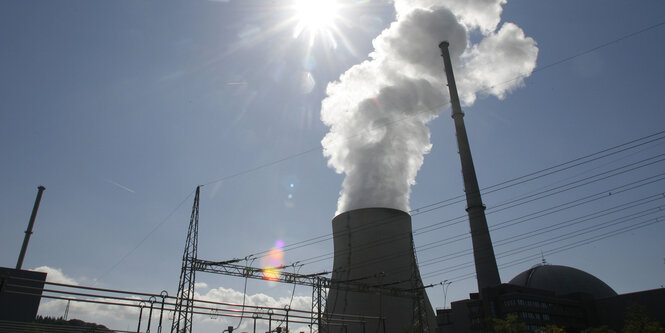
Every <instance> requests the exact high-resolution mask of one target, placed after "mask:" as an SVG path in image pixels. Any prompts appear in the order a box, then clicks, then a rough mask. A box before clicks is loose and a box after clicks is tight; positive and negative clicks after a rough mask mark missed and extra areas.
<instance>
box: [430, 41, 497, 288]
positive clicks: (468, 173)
mask: <svg viewBox="0 0 665 333" xmlns="http://www.w3.org/2000/svg"><path fill="white" fill-rule="evenodd" d="M448 45H449V44H448V42H445V41H444V42H441V44H439V48H440V49H441V56H443V66H444V68H445V71H446V78H447V79H448V91H449V92H450V104H451V105H452V118H453V120H454V121H455V132H456V134H457V147H458V150H459V155H460V160H461V162H462V176H463V177H464V192H465V193H466V204H467V208H466V211H467V213H468V214H469V224H470V225H471V241H472V242H473V257H474V261H475V264H476V278H477V279H478V292H482V290H483V289H484V288H487V287H491V286H495V285H498V284H501V278H500V277H499V269H498V268H497V266H496V258H495V257H494V248H493V247H492V239H491V238H490V233H489V229H488V227H487V219H486V218H485V205H484V204H483V200H482V198H481V197H480V189H479V187H478V179H477V178H476V169H475V168H474V166H473V158H472V157H471V147H470V146H469V139H468V138H467V136H466V127H465V126H464V113H463V112H462V107H461V106H460V101H459V97H458V96H457V86H456V85H455V76H454V75H453V66H452V63H451V61H450V53H449V52H448Z"/></svg>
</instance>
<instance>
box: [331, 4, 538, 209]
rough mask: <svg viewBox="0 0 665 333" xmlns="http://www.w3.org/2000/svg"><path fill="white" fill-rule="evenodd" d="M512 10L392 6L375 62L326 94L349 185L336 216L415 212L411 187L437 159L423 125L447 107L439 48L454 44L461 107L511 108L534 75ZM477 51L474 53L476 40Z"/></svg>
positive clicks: (530, 47) (338, 160)
mask: <svg viewBox="0 0 665 333" xmlns="http://www.w3.org/2000/svg"><path fill="white" fill-rule="evenodd" d="M505 2H506V1H505V0H438V1H436V0H395V10H396V13H397V19H396V21H395V22H393V23H392V24H391V25H390V27H389V28H387V29H386V30H384V31H383V32H382V33H381V34H380V35H379V36H378V37H377V38H376V39H374V41H373V42H372V43H373V45H374V52H372V53H370V55H369V58H370V59H369V60H367V61H364V62H362V63H361V64H358V65H355V66H353V67H351V68H350V69H349V70H347V71H346V72H345V73H344V74H342V75H341V76H340V78H339V80H338V81H335V82H332V83H330V84H329V85H328V87H327V94H328V96H327V97H326V98H325V99H324V100H323V102H322V106H321V119H322V121H323V122H324V123H325V124H326V125H327V126H329V127H330V131H329V132H328V134H326V136H325V137H324V138H323V140H322V142H321V143H322V145H323V154H324V156H326V157H327V158H328V166H329V167H332V168H334V169H335V171H336V172H337V173H344V174H345V175H346V177H345V179H344V182H343V184H342V190H341V191H340V198H339V201H338V204H337V213H336V214H340V213H343V212H346V211H349V210H353V209H358V208H366V207H388V208H395V209H400V210H403V211H409V194H410V187H411V185H413V184H415V178H416V174H417V172H418V170H419V169H420V166H421V165H422V164H423V160H424V155H425V154H427V153H428V152H429V151H430V148H431V147H432V144H431V143H430V132H429V129H428V128H427V126H426V124H427V123H428V122H429V121H430V120H432V119H434V118H435V117H437V113H438V112H439V111H441V110H442V109H443V108H444V106H446V105H447V102H448V100H449V97H448V92H447V89H446V87H445V83H446V81H445V76H444V73H443V62H442V60H441V56H440V54H441V52H440V50H439V48H438V45H439V43H440V42H441V41H444V40H446V41H449V42H450V53H451V57H452V61H453V65H454V66H455V68H454V70H455V76H456V79H457V86H458V90H459V92H460V99H461V100H462V102H463V103H464V104H465V105H470V104H473V103H474V101H475V99H476V96H477V95H478V94H480V93H483V94H492V95H495V96H497V97H498V98H504V97H505V95H506V94H507V93H509V92H510V91H512V90H513V89H515V88H517V87H519V86H521V85H523V79H524V78H525V77H527V76H529V75H530V74H531V72H532V71H533V69H534V68H535V66H536V58H537V56H538V48H537V46H536V42H535V41H534V40H533V39H532V38H530V37H526V36H525V35H524V32H523V31H522V29H520V28H519V27H518V26H517V25H515V24H513V23H503V24H502V25H501V27H500V28H498V26H499V23H500V21H501V12H502V5H503V4H504V3H505ZM470 33H475V34H477V35H479V36H480V37H481V39H480V41H479V42H477V43H476V44H472V43H471V42H470V41H469V34H470Z"/></svg>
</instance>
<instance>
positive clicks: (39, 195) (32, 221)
mask: <svg viewBox="0 0 665 333" xmlns="http://www.w3.org/2000/svg"><path fill="white" fill-rule="evenodd" d="M45 189H46V187H44V186H39V187H38V188H37V190H39V192H37V198H36V199H35V205H34V206H33V207H32V214H31V215H30V222H28V229H27V230H26V231H25V238H23V246H21V253H20V254H19V255H18V261H17V262H16V269H21V267H22V266H23V258H25V252H26V251H27V250H28V242H29V241H30V235H32V227H33V226H34V225H35V219H36V218H37V211H38V210H39V203H40V202H41V201H42V193H43V192H44V190H45Z"/></svg>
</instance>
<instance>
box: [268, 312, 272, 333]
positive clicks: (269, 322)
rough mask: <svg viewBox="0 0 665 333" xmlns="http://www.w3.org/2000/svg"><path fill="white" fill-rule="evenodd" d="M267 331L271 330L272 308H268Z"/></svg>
mask: <svg viewBox="0 0 665 333" xmlns="http://www.w3.org/2000/svg"><path fill="white" fill-rule="evenodd" d="M268 332H272V309H268Z"/></svg>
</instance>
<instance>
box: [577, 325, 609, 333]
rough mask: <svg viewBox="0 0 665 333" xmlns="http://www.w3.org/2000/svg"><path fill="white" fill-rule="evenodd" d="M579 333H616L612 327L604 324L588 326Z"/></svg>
mask: <svg viewBox="0 0 665 333" xmlns="http://www.w3.org/2000/svg"><path fill="white" fill-rule="evenodd" d="M580 333H616V332H615V331H614V330H613V329H611V328H609V327H607V326H606V325H603V326H600V327H589V328H587V329H585V330H583V331H581V332H580Z"/></svg>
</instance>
